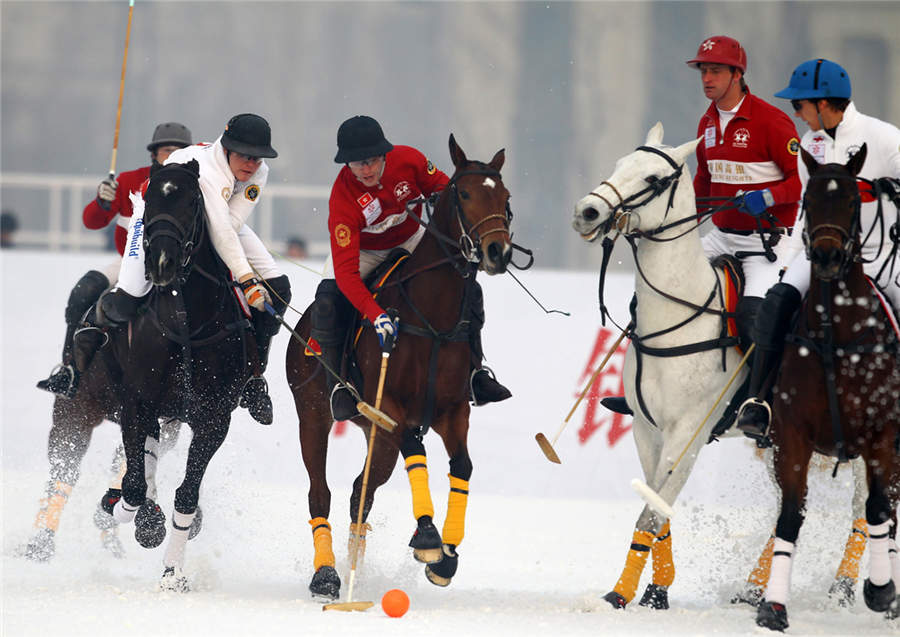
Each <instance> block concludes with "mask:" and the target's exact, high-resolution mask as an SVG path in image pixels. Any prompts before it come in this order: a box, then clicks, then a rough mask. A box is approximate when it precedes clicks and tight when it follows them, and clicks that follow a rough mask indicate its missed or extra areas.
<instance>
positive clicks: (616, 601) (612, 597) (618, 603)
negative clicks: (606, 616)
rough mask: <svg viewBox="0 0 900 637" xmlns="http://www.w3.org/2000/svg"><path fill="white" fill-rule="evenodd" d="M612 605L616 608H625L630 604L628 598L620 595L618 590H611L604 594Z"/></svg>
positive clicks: (604, 597)
mask: <svg viewBox="0 0 900 637" xmlns="http://www.w3.org/2000/svg"><path fill="white" fill-rule="evenodd" d="M603 599H605V600H606V601H607V602H609V604H610V606H612V607H613V608H616V609H624V608H625V606H627V605H628V600H627V599H625V598H624V597H622V596H621V595H619V594H618V593H617V592H616V591H610V592H608V593H607V594H606V595H604V596H603Z"/></svg>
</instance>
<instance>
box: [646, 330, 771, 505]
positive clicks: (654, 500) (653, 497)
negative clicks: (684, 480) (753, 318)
mask: <svg viewBox="0 0 900 637" xmlns="http://www.w3.org/2000/svg"><path fill="white" fill-rule="evenodd" d="M754 349H756V343H752V344H751V345H750V347H748V348H747V351H746V352H745V353H744V358H742V359H741V362H740V363H738V366H737V368H736V369H735V370H734V373H733V374H732V375H731V378H729V379H728V382H727V383H726V384H725V387H723V388H722V391H721V392H719V397H718V398H716V402H714V403H713V406H712V407H711V408H710V410H709V413H708V414H706V417H705V418H704V419H703V420H702V421H701V422H700V424H699V425H698V426H697V429H696V431H694V435H693V436H691V439H690V440H688V443H687V444H686V445H685V446H684V449H682V450H681V453H680V454H678V457H677V458H676V459H675V462H673V463H672V466H671V467H669V471H668V473H666V477H667V478H668V476H670V475H672V472H673V471H675V467H677V466H678V463H679V462H681V459H682V458H684V454H686V453H687V450H688V449H690V448H691V445H692V444H694V440H696V439H697V436H698V435H699V434H700V432H701V431H702V430H703V425H705V424H706V421H707V420H709V418H710V416H712V415H713V412H714V411H715V410H716V407H718V406H719V403H720V402H722V398H723V397H724V396H725V394H726V393H727V392H728V388H729V387H731V384H732V383H734V379H735V378H737V377H738V374H739V373H740V371H741V369H742V368H743V367H744V365H746V364H747V359H749V358H750V354H752V353H753V350H754ZM631 488H632V489H634V490H635V492H636V493H637V494H638V495H639V496H641V498H643V500H644V502H646V503H647V504H648V505H650V508H651V509H653V510H655V511H656V512H657V513H660V514H661V515H664V516H666V517H667V518H671V517H672V516H673V515H674V514H675V512H674V511H673V510H672V507H671V506H669V504H668V503H667V502H666V501H665V500H663V498H662V496H660V495H659V493H657V492H656V491H654V490H653V489H651V488H650V487H649V486H648V485H647V483H646V482H644V481H643V480H641V479H640V478H635V479H633V480H632V481H631Z"/></svg>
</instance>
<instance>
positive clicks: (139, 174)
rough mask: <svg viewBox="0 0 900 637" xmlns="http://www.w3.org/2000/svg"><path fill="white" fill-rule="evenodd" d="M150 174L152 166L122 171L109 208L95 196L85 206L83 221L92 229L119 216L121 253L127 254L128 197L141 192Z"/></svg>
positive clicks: (118, 240)
mask: <svg viewBox="0 0 900 637" xmlns="http://www.w3.org/2000/svg"><path fill="white" fill-rule="evenodd" d="M149 176H150V166H144V167H143V168H137V169H135V170H129V171H128V172H124V173H120V174H119V176H118V178H117V181H118V182H119V186H118V188H116V198H115V199H113V200H112V202H111V203H110V206H109V210H104V209H103V208H101V207H100V204H99V203H97V198H96V197H95V198H94V199H93V200H92V201H91V202H90V203H89V204H88V205H86V206H85V207H84V212H83V213H82V216H81V217H82V221H83V222H84V226H85V227H86V228H88V229H90V230H100V229H101V228H105V227H106V226H108V225H109V222H110V221H112V220H113V219H115V217H116V215H118V216H119V218H118V220H117V221H116V249H117V250H118V251H119V254H125V240H126V238H127V237H128V224H129V223H131V214H132V212H133V211H132V208H131V200H130V199H129V198H128V195H130V194H131V193H132V192H140V191H141V186H142V184H143V183H144V182H145V181H146V180H147V178H148V177H149Z"/></svg>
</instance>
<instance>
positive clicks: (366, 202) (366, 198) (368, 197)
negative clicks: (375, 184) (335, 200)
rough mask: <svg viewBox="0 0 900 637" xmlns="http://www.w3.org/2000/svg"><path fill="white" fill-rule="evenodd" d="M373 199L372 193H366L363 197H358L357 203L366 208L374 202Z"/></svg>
mask: <svg viewBox="0 0 900 637" xmlns="http://www.w3.org/2000/svg"><path fill="white" fill-rule="evenodd" d="M372 199H373V197H372V195H370V194H369V193H366V194H364V195H363V196H362V197H360V198H359V199H357V200H356V203H358V204H359V205H360V206H361V207H363V208H365V207H366V206H368V205H369V204H370V203H372Z"/></svg>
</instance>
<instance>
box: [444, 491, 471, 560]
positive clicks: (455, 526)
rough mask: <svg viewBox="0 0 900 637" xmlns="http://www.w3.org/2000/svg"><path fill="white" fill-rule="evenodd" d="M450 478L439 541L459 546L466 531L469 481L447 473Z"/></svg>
mask: <svg viewBox="0 0 900 637" xmlns="http://www.w3.org/2000/svg"><path fill="white" fill-rule="evenodd" d="M447 476H448V477H449V478H450V495H449V496H447V519H446V520H444V530H443V531H442V532H441V541H443V543H444V544H452V545H454V546H459V544H460V543H461V542H462V539H463V536H464V535H465V531H466V504H467V503H468V501H469V481H468V480H463V479H462V478H457V477H456V476H454V475H453V474H449V473H448V474H447Z"/></svg>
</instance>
